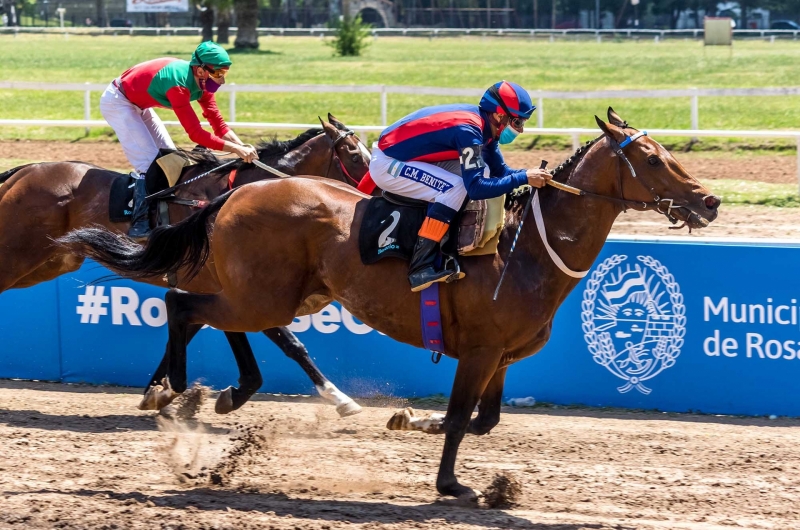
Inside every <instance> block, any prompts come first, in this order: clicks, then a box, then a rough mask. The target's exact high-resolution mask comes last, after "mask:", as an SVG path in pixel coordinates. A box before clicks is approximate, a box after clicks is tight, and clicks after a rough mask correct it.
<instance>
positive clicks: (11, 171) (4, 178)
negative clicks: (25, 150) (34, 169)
mask: <svg viewBox="0 0 800 530" xmlns="http://www.w3.org/2000/svg"><path fill="white" fill-rule="evenodd" d="M32 165H33V164H23V165H21V166H17V167H12V168H11V169H9V170H8V171H5V172H3V173H0V184H3V183H5V181H7V180H8V179H10V178H11V177H13V176H14V174H15V173H16V172H17V171H19V170H20V169H25V168H26V167H28V166H32Z"/></svg>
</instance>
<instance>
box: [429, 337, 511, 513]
mask: <svg viewBox="0 0 800 530" xmlns="http://www.w3.org/2000/svg"><path fill="white" fill-rule="evenodd" d="M499 363H500V354H499V353H497V352H495V351H492V350H476V351H471V352H469V355H468V356H462V357H461V358H460V359H459V361H458V368H456V378H455V381H454V382H453V391H452V393H451V395H450V402H449V403H448V405H447V414H446V415H445V418H444V424H443V425H442V428H443V429H444V433H445V434H444V451H443V452H442V460H441V462H440V463H439V474H438V475H437V477H436V489H437V490H438V491H439V493H441V494H442V495H451V496H453V497H465V498H475V497H476V496H477V493H476V492H475V491H473V490H472V489H471V488H468V487H466V486H462V485H461V484H459V483H458V479H456V474H455V466H456V456H458V447H459V445H461V440H463V439H464V435H465V434H466V432H467V428H468V427H469V422H470V418H471V417H472V411H473V410H474V409H475V405H477V403H478V399H480V396H481V395H482V394H483V392H484V391H485V389H486V386H487V385H488V383H489V381H490V380H491V379H492V377H493V376H494V375H495V373H496V372H497V366H498V364H499Z"/></svg>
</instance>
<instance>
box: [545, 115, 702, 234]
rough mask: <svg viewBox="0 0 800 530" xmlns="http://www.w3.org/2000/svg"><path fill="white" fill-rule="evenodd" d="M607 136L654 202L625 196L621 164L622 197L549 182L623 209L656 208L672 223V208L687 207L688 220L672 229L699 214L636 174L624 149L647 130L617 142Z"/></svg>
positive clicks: (561, 188)
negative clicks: (657, 191)
mask: <svg viewBox="0 0 800 530" xmlns="http://www.w3.org/2000/svg"><path fill="white" fill-rule="evenodd" d="M627 125H628V124H627V123H624V124H623V128H626V127H627ZM605 136H606V139H607V140H608V142H609V144H610V145H611V150H612V151H614V154H616V155H617V156H618V157H619V160H622V161H623V162H625V165H627V166H628V171H630V174H631V177H632V178H634V179H638V180H639V182H641V183H642V184H643V185H644V187H645V188H647V190H648V191H649V192H650V195H652V196H653V200H652V202H645V201H633V200H630V199H626V198H625V193H624V190H623V185H622V182H623V181H622V171H621V169H620V167H619V165H618V166H617V183H618V186H619V193H620V195H621V197H610V196H608V195H601V194H599V193H592V192H589V191H584V190H581V189H579V188H575V187H573V186H569V185H567V184H562V183H560V182H555V181H548V184H549V185H551V186H553V187H554V188H558V189H560V190H562V191H566V192H567V193H572V194H573V195H578V196H581V197H592V198H595V199H602V200H605V201H609V202H613V203H616V204H619V205H621V206H622V209H623V211H627V209H628V208H632V209H634V210H636V209H640V210H642V211H645V210H654V211H656V212H658V213H660V214H661V215H663V216H664V217H666V218H667V219H668V220H669V222H670V223H672V224H677V222H678V218H677V217H675V216H674V215H673V214H672V210H678V209H686V210H687V211H688V215H687V216H686V220H685V221H684V222H683V223H682V224H681V225H680V226H670V227H669V228H670V229H672V230H679V229H681V228H683V227H684V226H686V223H687V222H688V221H689V220H690V219H691V218H692V216H695V215H697V214H695V213H694V212H693V211H691V210H689V208H688V207H687V206H685V205H681V204H679V205H675V201H674V199H668V198H661V197H660V196H659V195H658V193H656V191H655V189H654V188H653V186H651V185H649V184H648V183H646V182H645V179H644V178H643V177H639V175H637V174H636V170H635V169H634V168H633V164H631V161H630V160H628V157H627V156H625V153H624V152H623V149H624V148H625V147H627V146H628V145H630V144H632V143H633V142H635V141H636V140H638V139H639V138H641V137H642V136H647V131H639V132H637V133H636V134H634V135H633V136H627V135H626V136H625V139H624V140H623V141H622V142H617V140H616V139H614V138H613V137H611V136H608V135H605ZM663 203H666V209H662V204H663ZM691 232H692V228H691V226H690V227H689V233H691Z"/></svg>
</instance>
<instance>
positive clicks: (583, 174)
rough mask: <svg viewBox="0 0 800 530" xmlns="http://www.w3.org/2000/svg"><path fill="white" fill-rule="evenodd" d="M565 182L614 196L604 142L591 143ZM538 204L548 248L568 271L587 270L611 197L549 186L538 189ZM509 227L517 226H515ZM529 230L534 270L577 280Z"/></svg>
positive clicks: (607, 222) (612, 209)
mask: <svg viewBox="0 0 800 530" xmlns="http://www.w3.org/2000/svg"><path fill="white" fill-rule="evenodd" d="M559 180H563V179H560V178H559ZM565 180H566V183H567V184H569V185H571V186H574V187H577V188H579V189H582V190H585V191H587V192H591V193H596V194H598V195H605V196H609V197H619V191H618V189H617V188H618V166H617V159H616V157H614V156H613V154H612V152H611V151H610V149H609V148H608V146H607V145H606V141H605V140H600V141H598V142H597V143H596V144H595V145H594V146H592V147H591V148H590V149H589V151H588V152H587V153H586V155H584V157H583V158H582V159H581V160H580V161H579V162H578V163H577V165H576V166H575V169H574V170H573V171H572V172H571V173H570V174H569V176H568V177H567V178H566V179H565ZM539 202H540V204H541V209H542V218H543V220H544V225H545V229H546V233H547V240H548V243H549V244H550V247H551V248H552V249H553V250H554V251H555V252H556V254H558V256H559V257H560V258H561V259H562V261H563V262H564V263H565V265H566V266H567V267H569V268H570V269H572V270H574V271H586V270H588V269H589V268H591V266H592V263H594V260H595V259H596V258H597V255H598V254H599V253H600V250H601V249H602V248H603V245H604V244H605V241H606V238H607V237H608V234H609V232H610V231H611V226H612V225H613V224H614V220H615V219H616V218H617V215H618V214H619V212H620V207H619V206H617V205H616V204H615V203H613V202H610V201H605V200H602V199H597V198H592V197H585V196H584V197H580V196H576V195H573V194H571V193H566V192H564V191H560V190H557V189H555V188H552V187H548V188H546V189H542V190H539ZM528 216H529V217H528V219H527V222H529V223H531V224H532V225H535V221H534V220H533V214H532V213H529V214H528ZM510 228H512V229H516V226H513V227H510ZM526 230H527V229H526ZM534 232H536V229H535V228H534V227H533V226H531V227H530V230H528V234H527V237H526V238H525V243H524V245H525V246H526V247H527V248H526V252H525V254H526V255H527V259H529V260H533V261H535V266H536V268H537V269H540V270H541V268H542V267H544V268H545V269H546V270H548V271H549V272H551V274H548V275H546V276H545V277H547V278H548V279H550V278H560V279H561V280H562V281H563V282H566V283H565V285H569V286H574V285H575V284H577V280H575V279H574V278H572V277H569V276H567V275H566V274H564V273H563V272H561V271H560V270H559V269H558V267H557V265H556V264H555V263H554V262H553V260H552V259H551V258H550V256H549V255H548V253H547V251H546V249H545V248H544V245H543V244H542V241H541V238H540V237H539V234H538V233H534ZM513 236H514V233H513V232H511V233H509V234H507V237H513ZM522 242H523V241H522V239H520V243H522ZM521 246H522V245H521ZM531 265H534V264H533V263H532V264H531Z"/></svg>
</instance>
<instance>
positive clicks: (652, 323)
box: [581, 254, 686, 394]
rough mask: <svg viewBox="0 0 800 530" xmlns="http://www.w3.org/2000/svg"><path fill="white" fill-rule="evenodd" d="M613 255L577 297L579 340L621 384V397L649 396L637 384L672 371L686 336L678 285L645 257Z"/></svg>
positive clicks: (659, 264) (652, 260)
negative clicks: (631, 258)
mask: <svg viewBox="0 0 800 530" xmlns="http://www.w3.org/2000/svg"><path fill="white" fill-rule="evenodd" d="M627 260H628V256H625V255H622V254H615V255H614V256H611V257H610V258H608V259H606V260H605V261H603V262H602V263H601V264H600V265H599V266H598V267H597V269H595V271H594V272H593V273H592V275H591V277H590V278H589V281H588V282H587V284H586V290H585V291H584V292H583V304H582V306H581V320H582V321H583V336H584V338H585V339H586V343H587V344H588V346H589V352H591V354H592V356H593V358H594V361H595V362H596V363H598V364H600V365H602V366H605V367H606V369H607V370H608V371H609V372H611V373H612V374H614V375H615V376H617V377H619V378H620V379H623V380H625V382H626V383H625V384H624V385H622V386H620V387H618V388H617V390H619V391H620V392H622V393H625V392H629V391H631V390H632V389H634V388H635V389H636V390H638V391H639V392H641V393H643V394H649V393H650V392H651V389H650V388H647V387H646V386H645V385H644V384H643V382H644V381H647V380H648V379H652V378H654V377H655V376H657V375H658V374H660V373H661V372H663V371H664V370H666V369H668V368H670V367H672V366H674V365H675V360H676V359H677V357H678V355H680V353H681V346H683V338H684V335H685V334H686V306H685V305H684V303H683V295H682V294H681V292H680V288H679V286H678V283H677V282H676V281H675V278H674V277H673V276H672V274H670V272H669V271H668V270H667V268H666V267H665V266H664V265H662V264H661V263H660V262H659V261H658V260H656V259H654V258H653V257H651V256H637V258H636V260H637V262H634V263H626V262H627Z"/></svg>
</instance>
